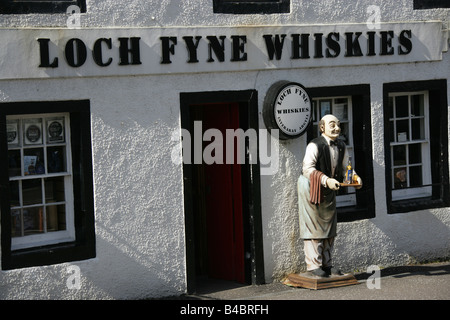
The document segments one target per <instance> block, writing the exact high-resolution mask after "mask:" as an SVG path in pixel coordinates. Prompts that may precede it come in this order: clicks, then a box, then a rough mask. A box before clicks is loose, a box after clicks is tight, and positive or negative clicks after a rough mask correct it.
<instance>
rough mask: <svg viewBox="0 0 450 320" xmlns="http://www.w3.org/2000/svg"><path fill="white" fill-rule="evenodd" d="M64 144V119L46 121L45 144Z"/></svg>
mask: <svg viewBox="0 0 450 320" xmlns="http://www.w3.org/2000/svg"><path fill="white" fill-rule="evenodd" d="M59 142H64V118H54V119H48V120H47V143H59Z"/></svg>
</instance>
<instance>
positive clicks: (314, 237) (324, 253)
mask: <svg viewBox="0 0 450 320" xmlns="http://www.w3.org/2000/svg"><path fill="white" fill-rule="evenodd" d="M319 129H320V132H321V136H319V137H318V138H315V139H313V140H312V141H311V142H310V143H309V144H308V146H307V147H306V152H305V157H304V159H303V168H302V174H301V175H300V177H299V179H298V185H297V187H298V201H299V221H300V237H301V238H302V239H303V240H304V253H305V261H306V267H307V271H308V273H311V274H313V275H315V276H318V277H328V276H330V275H342V273H341V271H340V270H339V269H338V268H336V267H334V266H333V264H332V259H331V255H332V249H333V243H334V238H335V237H336V226H337V214H336V192H337V190H339V188H340V183H341V182H343V180H344V174H345V172H346V168H347V164H348V158H349V155H348V152H347V148H346V146H345V142H344V141H342V140H340V139H338V137H339V134H340V132H341V128H340V122H339V120H338V119H337V118H336V117H335V116H333V115H331V114H328V115H325V116H324V117H323V118H322V119H321V120H320V121H319ZM353 173H354V175H355V177H357V179H356V181H357V182H358V184H359V186H357V187H355V188H358V189H359V188H361V186H362V180H361V178H360V177H358V176H357V175H356V173H355V172H354V171H353ZM356 181H355V182H356Z"/></svg>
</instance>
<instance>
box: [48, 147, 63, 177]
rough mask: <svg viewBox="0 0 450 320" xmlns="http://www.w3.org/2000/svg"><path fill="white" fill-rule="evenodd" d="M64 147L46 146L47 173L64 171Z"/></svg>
mask: <svg viewBox="0 0 450 320" xmlns="http://www.w3.org/2000/svg"><path fill="white" fill-rule="evenodd" d="M65 155H66V148H65V147H49V148H47V170H48V172H49V173H55V172H66V171H67V170H66V157H65Z"/></svg>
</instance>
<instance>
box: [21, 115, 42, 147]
mask: <svg viewBox="0 0 450 320" xmlns="http://www.w3.org/2000/svg"><path fill="white" fill-rule="evenodd" d="M23 131H24V141H25V144H42V121H41V119H27V120H24V123H23Z"/></svg>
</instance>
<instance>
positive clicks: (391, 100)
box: [388, 97, 394, 119]
mask: <svg viewBox="0 0 450 320" xmlns="http://www.w3.org/2000/svg"><path fill="white" fill-rule="evenodd" d="M388 109H389V119H392V118H394V98H393V97H389V107H388Z"/></svg>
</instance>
